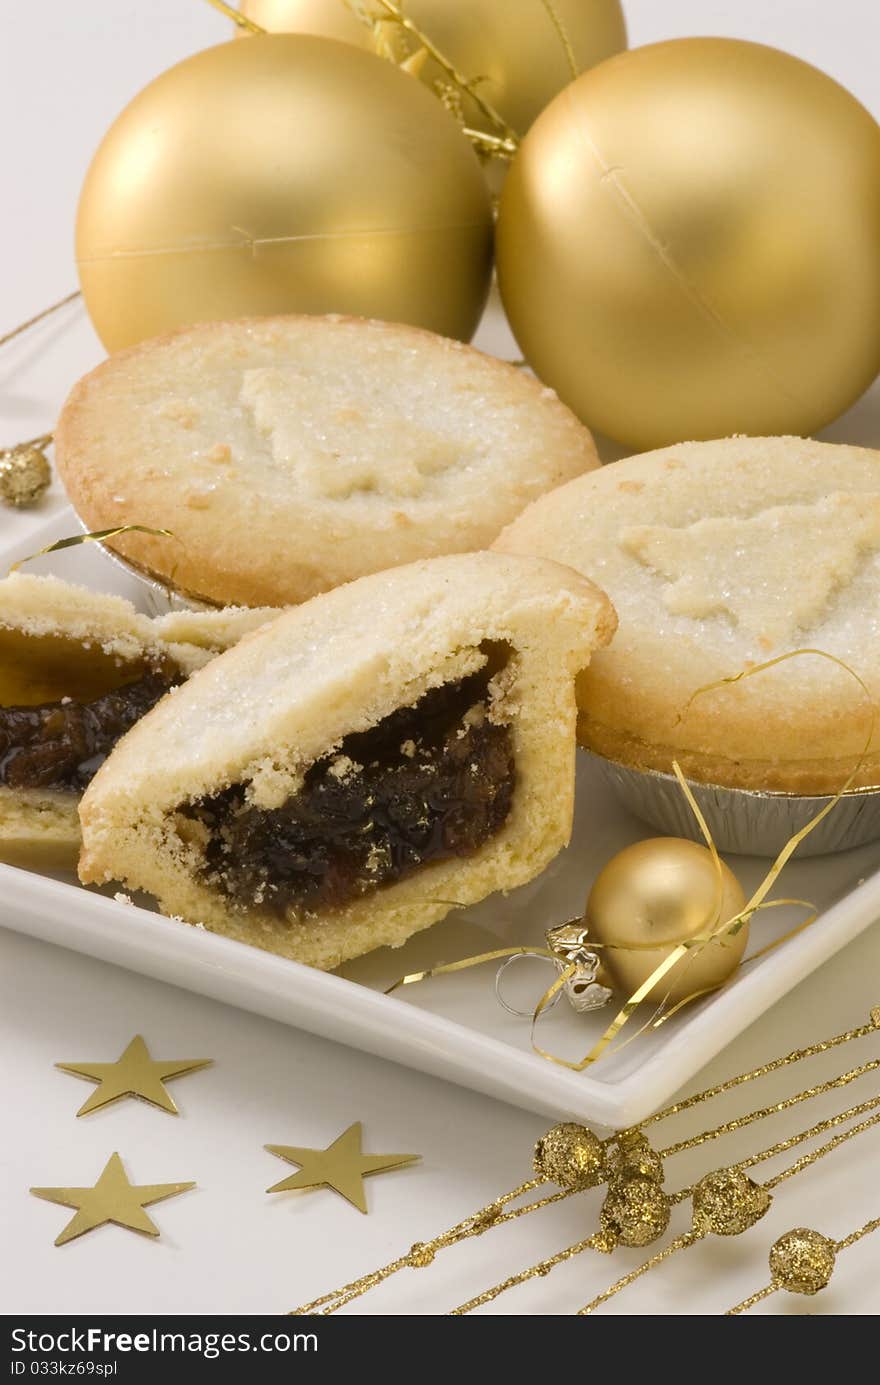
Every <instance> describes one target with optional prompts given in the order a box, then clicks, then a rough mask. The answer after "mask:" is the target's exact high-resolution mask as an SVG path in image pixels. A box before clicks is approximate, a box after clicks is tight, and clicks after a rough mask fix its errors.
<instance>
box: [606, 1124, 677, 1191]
mask: <svg viewBox="0 0 880 1385" xmlns="http://www.w3.org/2000/svg"><path fill="white" fill-rule="evenodd" d="M608 1177H609V1179H612V1178H632V1177H639V1178H649V1179H651V1181H652V1182H654V1183H662V1182H663V1180H664V1178H665V1177H666V1172H665V1170H664V1168H663V1160H662V1159H661V1158H660V1155H659V1154H658V1153H657V1151H656V1149H652V1148H651V1145H650V1143H649V1142H648V1138H647V1136H646V1135H643V1134H642V1132H641V1131H640V1130H625V1131H623V1132H622V1133H621V1134H620V1135H618V1137H617V1139H616V1141H615V1142H614V1144H613V1146H612V1147H611V1149H610V1151H609V1153H608Z"/></svg>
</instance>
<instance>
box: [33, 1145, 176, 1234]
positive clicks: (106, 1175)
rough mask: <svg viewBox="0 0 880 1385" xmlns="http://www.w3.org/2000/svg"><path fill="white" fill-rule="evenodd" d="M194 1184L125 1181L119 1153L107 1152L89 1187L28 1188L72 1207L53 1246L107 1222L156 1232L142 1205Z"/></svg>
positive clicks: (46, 1197)
mask: <svg viewBox="0 0 880 1385" xmlns="http://www.w3.org/2000/svg"><path fill="white" fill-rule="evenodd" d="M195 1186H196V1185H195V1183H144V1184H134V1183H129V1181H128V1178H127V1176H126V1172H125V1169H124V1168H123V1166H122V1160H121V1159H120V1157H119V1155H118V1154H111V1155H110V1158H109V1159H108V1160H107V1163H106V1164H105V1165H104V1168H103V1170H102V1172H101V1177H100V1178H99V1179H98V1181H97V1183H96V1184H95V1186H94V1187H93V1188H31V1192H32V1193H33V1195H34V1197H41V1198H43V1199H44V1201H45V1202H57V1203H58V1204H59V1205H60V1206H61V1207H75V1208H76V1216H75V1217H72V1218H71V1219H70V1221H69V1222H68V1223H67V1225H66V1226H65V1228H64V1230H63V1231H62V1232H61V1235H60V1236H58V1237H57V1238H56V1240H55V1244H56V1246H63V1245H64V1244H65V1242H67V1241H72V1240H74V1239H75V1238H76V1237H77V1236H84V1235H85V1233H86V1232H87V1231H94V1230H95V1227H97V1226H106V1225H107V1223H108V1222H113V1223H114V1224H115V1225H116V1226H127V1227H128V1229H129V1231H140V1232H141V1233H142V1234H143V1235H145V1236H158V1235H159V1228H158V1226H156V1224H155V1222H153V1221H152V1220H151V1219H150V1218H149V1217H148V1216H147V1214H146V1212H145V1211H144V1208H145V1207H149V1206H150V1205H151V1204H152V1203H154V1202H162V1201H163V1200H164V1199H165V1198H166V1197H177V1194H178V1193H185V1192H188V1191H189V1189H190V1188H194V1187H195Z"/></svg>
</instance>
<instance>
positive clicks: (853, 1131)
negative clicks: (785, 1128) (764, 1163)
mask: <svg viewBox="0 0 880 1385" xmlns="http://www.w3.org/2000/svg"><path fill="white" fill-rule="evenodd" d="M834 1119H835V1118H834V1117H832V1122H833V1121H834ZM840 1119H843V1117H841V1118H840ZM878 1122H880V1111H878V1112H877V1114H876V1115H873V1116H870V1117H869V1118H868V1119H867V1120H863V1121H859V1123H858V1125H854V1126H852V1127H851V1128H850V1129H849V1130H842V1131H841V1132H840V1133H839V1134H838V1135H835V1136H834V1137H833V1138H832V1139H830V1140H828V1141H827V1143H826V1144H824V1145H820V1146H819V1148H818V1149H814V1150H811V1151H810V1153H809V1154H802V1155H801V1157H800V1159H796V1160H795V1161H794V1163H793V1164H790V1165H789V1166H788V1168H787V1169H783V1170H782V1172H781V1173H777V1174H774V1175H773V1177H772V1178H768V1179H767V1182H766V1183H765V1184H764V1185H763V1186H764V1187H765V1188H767V1189H768V1191H769V1189H770V1188H777V1187H778V1186H779V1184H780V1183H784V1182H785V1180H786V1179H787V1178H794V1177H795V1176H796V1175H797V1174H799V1173H803V1171H804V1169H806V1168H809V1167H810V1165H811V1164H815V1163H816V1161H817V1160H819V1159H822V1158H824V1156H825V1155H826V1154H831V1153H832V1151H833V1150H835V1149H837V1147H838V1146H839V1145H842V1144H845V1143H846V1141H847V1140H851V1139H852V1138H853V1136H854V1135H861V1134H862V1133H863V1132H864V1131H865V1130H870V1129H871V1128H872V1126H875V1125H877V1124H878Z"/></svg>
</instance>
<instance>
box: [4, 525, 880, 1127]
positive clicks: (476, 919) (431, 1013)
mask: <svg viewBox="0 0 880 1385" xmlns="http://www.w3.org/2000/svg"><path fill="white" fill-rule="evenodd" d="M76 530H77V525H76V521H75V519H74V516H73V514H72V512H71V511H69V510H67V511H65V512H64V513H63V514H61V515H60V516H58V517H56V518H55V519H54V520H53V521H52V522H51V524H49V525H47V526H46V527H45V528H44V529H43V530H42V531H41V532H40V533H38V534H37V535H36V536H35V537H34V538H32V539H31V541H30V543H29V545H28V546H27V548H26V550H25V551H26V552H33V551H34V550H35V549H36V548H39V547H41V546H42V545H43V544H46V543H50V542H52V541H53V540H54V539H55V538H57V537H60V536H61V535H63V534H70V533H75V532H76ZM21 556H24V554H23V553H22V552H20V551H15V550H14V549H13V548H12V547H11V546H8V547H7V548H6V550H5V551H4V550H3V549H2V548H0V570H5V569H6V567H7V566H8V565H9V564H10V563H11V562H13V561H15V559H16V558H18V557H21ZM29 570H31V571H55V572H57V573H58V574H59V575H60V576H64V577H66V578H68V579H69V580H72V581H78V582H81V583H83V584H86V585H89V586H94V587H96V588H99V589H104V590H112V591H117V592H120V593H121V594H122V595H126V596H129V597H130V598H131V599H132V600H134V601H136V602H139V603H141V604H143V591H142V589H141V587H140V584H139V583H138V582H137V580H136V579H135V578H130V577H128V576H127V575H126V574H125V573H124V572H122V571H121V570H120V569H119V568H118V567H117V566H116V565H115V564H112V563H111V562H110V561H109V560H108V559H107V558H105V557H104V556H103V555H102V554H101V553H100V552H99V551H98V550H96V549H95V548H93V547H91V546H89V547H84V548H76V549H73V550H69V551H67V552H66V553H64V554H60V555H53V556H52V557H51V558H43V559H40V560H38V562H36V563H34V564H32V565H30V567H29ZM578 778H579V782H578V806H577V815H576V821H575V828H574V834H573V838H572V843H571V845H570V846H569V847H568V849H567V850H566V851H565V852H563V853H562V855H561V856H560V857H558V858H557V860H556V861H555V862H554V863H553V865H552V866H551V867H550V869H549V870H547V871H546V872H545V873H544V875H542V876H541V877H540V879H538V880H536V881H533V882H532V883H531V884H530V885H528V886H526V887H524V888H523V889H521V890H518V891H516V892H515V893H514V894H512V895H510V896H508V897H507V898H503V897H501V896H496V897H493V898H491V899H488V900H486V901H485V902H484V903H483V904H480V905H478V906H476V907H474V908H470V909H466V910H461V911H460V912H458V913H456V914H453V915H451V916H450V917H449V918H448V919H446V920H445V921H444V922H443V923H440V924H437V925H436V926H435V927H434V928H432V929H429V930H428V931H427V932H425V933H422V934H419V935H417V936H416V937H415V938H413V939H411V940H410V942H409V943H407V945H406V946H405V947H403V948H401V949H399V950H397V951H392V950H390V949H387V948H383V949H382V950H380V951H379V952H376V953H373V954H371V955H370V956H368V957H364V958H361V959H359V960H358V961H356V962H353V963H349V964H348V965H346V966H345V967H343V968H342V970H341V973H340V974H337V975H327V974H324V973H322V972H317V971H312V970H310V969H309V968H307V967H303V966H300V965H298V964H297V963H294V962H288V961H285V960H283V959H282V958H280V957H274V956H272V955H271V954H269V953H266V952H261V951H259V950H258V949H256V948H250V947H246V946H244V945H242V944H240V943H235V942H232V941H230V940H228V939H225V938H220V937H215V936H214V935H212V934H211V933H208V932H205V931H204V930H202V929H196V928H191V927H189V926H187V925H186V924H183V923H180V922H177V921H175V920H172V919H166V918H162V917H161V916H160V915H159V914H157V913H155V912H154V911H153V910H152V909H150V908H149V906H148V905H144V906H141V905H140V904H134V903H126V902H123V901H120V900H119V899H116V898H113V897H112V893H109V892H105V893H98V892H95V891H91V890H85V889H83V888H81V887H80V886H79V885H77V884H76V883H74V881H73V880H72V879H65V878H50V877H47V876H42V875H37V874H34V873H31V872H28V871H23V870H17V869H14V868H13V867H10V866H0V922H2V923H3V924H5V925H6V926H7V927H9V928H14V929H17V930H18V931H20V932H23V933H28V934H31V935H33V936H34V937H37V938H42V939H43V940H45V941H47V942H52V943H57V944H60V945H61V946H64V947H69V948H73V949H74V950H76V951H78V952H85V953H88V954H90V955H92V956H95V957H100V958H102V959H103V960H105V961H108V962H114V963H116V964H117V965H119V966H123V967H127V968H129V969H130V970H132V971H138V972H143V973H144V974H145V975H147V976H152V977H156V978H157V979H159V980H162V981H167V982H170V983H172V984H173V985H177V986H182V987H184V988H185V989H187V990H192V991H197V992H200V993H202V994H204V995H208V996H211V997H213V998H214V999H216V1000H221V1001H225V1002H227V1003H229V1004H231V1005H237V1006H241V1007H243V1008H245V1009H248V1010H253V1011H256V1012H257V1013H258V1014H261V1015H266V1016H268V1017H270V1018H272V1019H276V1020H280V1021H282V1022H284V1023H287V1024H293V1025H297V1026H299V1027H301V1028H304V1029H308V1030H310V1031H311V1032H313V1033H315V1034H320V1035H322V1036H323V1037H325V1038H328V1039H335V1040H337V1041H339V1042H340V1043H345V1044H350V1045H351V1046H353V1047H355V1048H359V1049H364V1050H366V1051H368V1052H370V1053H375V1054H378V1055H380V1056H381V1057H384V1058H389V1059H391V1060H393V1061H395V1062H399V1063H404V1064H407V1065H408V1066H410V1067H414V1068H418V1069H420V1070H422V1071H424V1072H428V1073H432V1074H434V1075H435V1076H438V1077H444V1078H447V1079H448V1080H450V1081H452V1082H457V1083H460V1084H462V1085H463V1086H467V1087H472V1088H474V1089H476V1090H477V1091H482V1092H486V1093H487V1094H488V1095H491V1096H494V1097H499V1098H501V1099H503V1100H506V1101H511V1102H513V1103H515V1104H516V1105H519V1106H525V1107H527V1108H529V1109H531V1110H535V1111H540V1112H543V1113H545V1114H547V1115H551V1116H571V1117H575V1118H579V1119H588V1120H592V1121H594V1122H598V1123H599V1124H602V1125H606V1126H616V1127H620V1126H622V1125H628V1124H634V1123H635V1122H637V1121H640V1120H642V1119H644V1118H645V1117H646V1116H647V1115H649V1114H650V1113H651V1111H653V1110H654V1109H656V1108H657V1107H658V1106H659V1105H661V1104H662V1103H663V1102H665V1101H666V1100H668V1098H669V1097H670V1096H671V1095H672V1094H673V1093H674V1092H675V1091H676V1090H677V1089H678V1088H679V1087H680V1086H681V1085H682V1084H683V1083H684V1082H686V1081H688V1080H689V1079H690V1078H691V1077H692V1076H693V1075H694V1074H695V1073H696V1072H697V1071H698V1070H699V1068H701V1067H702V1066H703V1064H704V1063H706V1062H708V1061H709V1059H710V1058H712V1057H713V1056H714V1055H715V1054H716V1053H718V1052H719V1050H720V1049H722V1048H723V1047H724V1045H725V1044H727V1043H728V1042H729V1041H730V1040H731V1039H732V1038H733V1037H734V1036H735V1035H737V1034H738V1033H740V1031H741V1030H743V1029H745V1028H746V1027H747V1026H748V1025H749V1024H750V1023H751V1022H752V1021H753V1020H754V1019H756V1018H757V1017H758V1016H759V1015H760V1014H762V1013H763V1012H764V1011H765V1010H767V1009H768V1008H769V1007H770V1006H771V1005H772V1004H773V1002H774V1001H775V1000H776V999H778V998H779V997H780V996H782V995H784V994H785V993H786V992H787V991H789V990H790V989H791V988H792V987H793V986H795V985H796V984H797V982H798V981H800V980H802V979H803V978H804V977H805V976H807V975H808V974H809V973H810V972H812V971H813V970H814V969H815V968H816V967H819V966H821V964H822V963H823V962H824V961H825V959H826V958H828V957H830V956H831V955H832V954H833V953H835V952H837V951H838V950H839V949H840V948H841V947H843V946H844V945H845V944H846V943H847V942H849V941H850V940H851V939H852V938H854V937H856V936H857V935H858V934H859V933H861V932H862V930H863V929H864V928H866V927H867V926H868V925H869V924H870V923H872V922H873V921H874V920H875V919H876V918H877V917H878V916H880V843H875V844H873V845H871V846H867V847H862V848H860V849H859V850H856V851H850V852H847V853H844V854H842V855H839V856H826V857H817V858H813V859H811V860H804V861H798V860H797V859H796V858H795V860H794V861H792V862H791V863H790V864H789V865H788V866H787V867H786V869H785V871H784V873H783V876H782V878H781V881H780V888H778V889H777V893H778V894H784V895H785V896H787V897H789V898H792V897H796V898H801V899H808V900H811V901H813V902H814V904H815V905H816V907H817V908H818V909H819V910H820V911H821V916H820V918H819V919H818V920H817V921H816V923H814V924H813V925H812V927H811V928H809V929H807V930H806V931H805V932H804V933H802V934H800V935H799V936H798V937H796V938H793V939H791V940H790V941H789V942H787V943H785V944H784V945H783V946H781V947H780V948H778V949H776V950H774V951H773V952H771V953H770V954H769V955H768V956H765V957H763V958H761V959H760V960H759V961H756V962H755V963H754V964H751V965H748V964H747V965H745V966H743V967H742V968H741V970H740V971H739V973H738V974H737V976H736V978H735V979H734V980H733V981H732V982H731V983H730V984H729V985H728V986H727V987H725V989H724V990H723V991H722V992H720V993H719V994H717V995H715V996H711V997H708V998H706V999H705V1000H703V1001H700V1002H697V1003H695V1004H694V1005H693V1006H692V1007H689V1008H687V1009H685V1010H684V1011H683V1012H681V1013H680V1014H679V1015H677V1016H676V1017H674V1018H673V1019H672V1020H671V1021H670V1022H669V1023H668V1024H666V1025H664V1026H662V1028H660V1029H658V1030H655V1031H648V1032H646V1033H645V1034H641V1035H639V1037H638V1038H636V1039H635V1040H634V1041H633V1042H631V1043H629V1044H627V1045H626V1046H625V1047H623V1048H621V1049H620V1051H618V1052H615V1053H611V1054H609V1055H607V1056H606V1057H604V1058H603V1059H601V1060H600V1061H599V1062H598V1063H597V1064H595V1065H594V1066H593V1067H592V1068H591V1069H589V1070H588V1071H586V1072H583V1073H574V1072H570V1071H568V1070H566V1069H564V1068H561V1067H557V1066H555V1065H553V1064H551V1063H549V1062H547V1061H546V1060H545V1059H543V1058H540V1057H539V1056H537V1055H536V1054H535V1053H533V1052H532V1051H531V1048H530V1037H529V1024H528V1022H527V1021H524V1020H517V1019H515V1018H513V1017H512V1016H511V1015H508V1014H507V1013H506V1012H505V1011H504V1010H502V1009H501V1007H500V1006H499V1004H498V1003H497V1001H496V999H495V994H494V989H493V974H494V968H493V965H492V964H491V963H489V964H487V965H485V966H483V967H478V968H474V969H472V970H467V971H464V972H459V973H456V974H454V975H451V976H446V977H440V978H435V979H434V980H432V981H429V982H425V983H422V984H421V985H417V986H412V987H408V988H407V989H406V990H403V991H400V992H398V993H397V994H395V995H394V996H386V995H384V994H383V989H384V988H385V987H386V986H388V985H390V984H391V983H392V982H393V981H394V980H396V979H397V978H398V977H400V976H401V975H403V974H404V973H408V972H412V971H417V970H421V969H423V968H425V967H428V966H431V965H435V964H437V963H438V962H441V961H447V962H449V961H454V960H456V959H457V958H460V957H467V956H471V955H473V954H476V953H479V952H486V951H489V950H490V949H492V948H495V947H504V946H509V945H515V944H519V943H532V944H534V943H541V942H543V931H544V929H545V928H547V927H549V926H550V925H551V924H553V923H557V922H560V921H562V920H564V919H567V918H570V917H572V916H573V915H576V914H579V913H580V912H581V910H582V908H583V904H584V901H585V899H586V895H587V892H588V890H589V887H590V884H591V882H592V880H593V878H594V876H595V875H596V873H597V872H598V870H599V869H600V868H601V867H602V865H604V863H605V862H606V861H607V860H608V859H609V857H610V856H612V855H613V854H614V853H615V852H616V851H618V850H620V848H621V847H623V846H626V845H627V844H628V843H630V842H633V841H636V840H638V839H639V838H640V837H643V836H648V835H651V834H650V832H649V831H648V829H646V828H645V827H644V825H643V824H641V823H639V822H638V821H637V820H636V819H635V818H633V817H631V816H630V815H629V814H628V813H627V812H625V811H624V809H622V808H621V807H620V806H619V805H618V803H617V802H616V800H615V799H614V797H613V796H612V795H611V794H610V792H609V790H608V789H607V788H606V787H605V786H604V785H602V784H601V783H599V782H598V780H597V779H596V777H595V775H594V773H593V771H592V769H591V766H590V764H589V761H588V759H587V757H585V756H582V757H581V763H580V764H579V766H578ZM729 864H730V865H731V866H732V867H733V869H734V870H735V872H736V873H737V875H738V876H739V877H740V880H741V881H742V884H743V887H744V888H745V889H746V890H747V891H748V889H749V887H750V886H754V885H755V884H756V883H757V881H758V880H759V879H760V878H761V876H762V875H763V873H764V871H765V870H766V868H767V865H768V863H767V862H760V861H755V860H750V859H747V858H744V857H739V858H735V857H731V858H729ZM799 917H800V916H799V915H797V914H795V913H794V912H792V911H790V910H789V909H787V908H779V909H773V910H770V911H768V912H765V913H762V914H759V915H758V916H757V917H756V919H755V920H754V922H753V925H752V936H751V940H750V944H749V947H750V950H751V951H757V950H758V949H759V948H761V947H763V946H764V944H765V943H766V942H768V941H769V940H770V939H771V938H773V937H778V936H780V935H781V934H782V933H784V932H786V930H787V929H789V928H791V927H792V925H793V924H794V923H795V922H796V921H798V919H799ZM545 967H546V964H544V965H543V966H542V964H540V963H537V962H534V963H528V964H527V963H522V964H521V969H520V972H519V973H518V974H517V976H516V982H515V984H516V991H517V994H520V995H521V997H522V1004H523V1005H528V1004H531V1003H534V1000H535V999H537V997H538V996H539V995H540V994H541V993H542V992H543V990H544V989H545V987H546V986H547V984H548V979H550V978H548V970H546V969H545ZM511 984H512V985H513V984H514V981H513V978H512V979H511ZM520 988H522V990H520ZM610 1017H611V1012H609V1011H599V1012H598V1013H594V1014H591V1015H580V1016H579V1015H575V1014H574V1013H573V1012H572V1011H571V1010H570V1009H569V1007H568V1006H567V1005H565V1004H564V1003H560V1005H559V1006H558V1007H557V1008H556V1010H555V1011H554V1012H553V1013H551V1014H550V1015H549V1016H547V1017H546V1018H543V1019H542V1020H541V1023H540V1041H541V1043H542V1044H543V1046H544V1047H545V1048H547V1049H549V1050H550V1051H552V1052H554V1053H556V1054H559V1055H560V1056H564V1057H567V1058H580V1057H582V1056H583V1055H584V1054H585V1053H586V1052H587V1051H588V1050H589V1048H590V1047H591V1045H592V1043H593V1042H594V1041H595V1039H596V1038H597V1037H598V1036H599V1034H600V1033H601V1032H602V1030H603V1029H604V1028H605V1026H606V1024H607V1023H608V1020H609V1018H610ZM626 1032H627V1031H624V1037H625V1036H626Z"/></svg>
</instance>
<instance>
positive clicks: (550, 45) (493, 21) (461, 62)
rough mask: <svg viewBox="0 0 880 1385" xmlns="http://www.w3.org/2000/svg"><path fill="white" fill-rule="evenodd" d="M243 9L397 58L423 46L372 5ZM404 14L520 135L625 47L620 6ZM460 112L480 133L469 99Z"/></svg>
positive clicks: (594, 0) (567, 4)
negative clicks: (371, 22) (573, 84)
mask: <svg viewBox="0 0 880 1385" xmlns="http://www.w3.org/2000/svg"><path fill="white" fill-rule="evenodd" d="M241 8H242V11H243V13H244V14H246V15H247V17H248V18H249V19H253V20H254V21H255V22H256V23H257V24H260V25H262V27H263V28H264V29H271V30H288V31H291V32H293V31H298V32H303V33H315V34H326V35H327V36H328V37H331V38H340V39H344V40H346V41H347V42H349V43H356V44H358V45H360V46H361V47H365V48H366V47H372V48H373V49H374V51H379V52H391V53H393V54H394V55H395V57H397V58H398V59H401V58H403V57H405V56H406V55H407V54H409V53H412V52H414V51H415V50H416V49H417V48H418V46H419V45H418V41H417V40H416V39H414V38H413V37H412V36H411V35H408V34H407V33H406V32H405V31H404V30H402V29H401V28H400V26H399V25H397V24H396V23H394V22H393V21H391V22H389V21H388V16H387V13H385V12H383V10H382V7H381V5H380V4H378V2H377V0H350V3H348V2H347V0H243V3H242V6H241ZM400 8H401V9H402V10H403V11H404V13H405V14H406V16H407V17H408V18H409V19H411V20H412V21H413V23H414V24H416V25H417V26H418V28H419V29H420V30H421V31H422V33H424V34H425V35H427V37H428V38H429V39H430V40H431V41H432V43H434V44H436V46H437V48H438V49H439V50H440V52H442V53H443V54H444V56H445V57H447V58H449V59H450V61H451V62H453V63H454V64H455V66H456V67H457V68H458V70H459V72H461V74H462V75H463V76H464V77H466V78H469V79H474V78H479V87H478V90H479V92H480V94H481V95H482V96H484V97H485V98H486V99H487V100H488V101H489V102H490V103H491V104H492V106H494V108H495V109H496V110H497V111H498V112H499V114H500V115H502V116H503V117H504V119H505V120H506V121H507V123H508V125H510V126H511V128H512V129H513V130H515V131H516V132H517V133H518V134H525V132H526V130H528V128H529V126H530V125H531V124H532V121H533V120H534V119H535V117H536V116H537V115H539V113H540V112H541V111H542V110H543V109H544V107H545V106H546V105H547V103H548V102H549V101H551V100H552V99H553V97H554V96H555V95H556V94H557V92H559V91H561V90H562V88H563V87H564V86H566V85H567V84H568V83H569V82H570V81H572V79H573V78H574V77H575V76H577V75H578V74H579V73H581V72H586V71H587V69H588V68H591V67H594V66H595V64H596V63H600V62H603V61H604V59H605V58H610V57H611V55H612V54H613V53H619V52H620V50H621V49H622V48H625V47H626V24H625V22H624V18H623V10H622V8H621V5H620V0H402V3H401V5H400ZM357 10H360V11H361V12H362V13H364V14H366V15H367V16H368V17H372V18H373V19H374V20H375V21H376V23H377V26H378V27H377V28H375V29H372V30H371V28H370V26H369V25H368V24H364V23H363V22H362V21H360V20H359V19H358V18H357V17H356V14H355V11H357ZM419 78H420V80H421V81H422V82H424V83H425V84H426V85H427V86H429V87H434V83H436V82H441V83H443V82H445V81H447V80H448V79H447V78H446V77H445V75H444V73H443V71H442V69H441V68H440V67H439V66H438V65H437V63H435V62H434V61H433V60H432V59H428V61H426V63H425V65H424V67H422V68H421V70H420V71H419ZM463 115H464V117H465V119H466V121H467V123H468V124H469V125H476V126H477V128H480V129H485V128H486V120H485V117H484V116H483V114H482V112H480V110H479V109H478V107H477V106H476V105H475V104H474V102H473V101H471V100H470V99H469V98H467V97H466V98H465V100H464V104H463Z"/></svg>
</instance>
